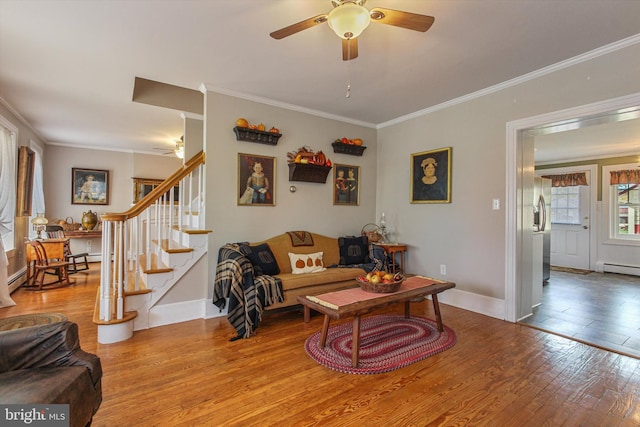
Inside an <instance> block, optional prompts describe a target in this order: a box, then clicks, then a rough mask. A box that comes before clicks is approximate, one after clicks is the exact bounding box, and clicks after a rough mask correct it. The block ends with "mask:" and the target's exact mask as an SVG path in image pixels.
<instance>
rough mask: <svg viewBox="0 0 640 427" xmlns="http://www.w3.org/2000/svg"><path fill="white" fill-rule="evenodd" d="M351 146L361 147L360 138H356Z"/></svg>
mask: <svg viewBox="0 0 640 427" xmlns="http://www.w3.org/2000/svg"><path fill="white" fill-rule="evenodd" d="M353 145H357V146H361V145H362V140H361V139H360V138H356V139H354V140H353Z"/></svg>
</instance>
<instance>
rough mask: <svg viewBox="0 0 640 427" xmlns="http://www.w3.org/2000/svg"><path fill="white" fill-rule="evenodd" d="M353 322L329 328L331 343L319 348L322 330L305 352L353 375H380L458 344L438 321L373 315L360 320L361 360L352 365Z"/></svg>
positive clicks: (454, 335)
mask: <svg viewBox="0 0 640 427" xmlns="http://www.w3.org/2000/svg"><path fill="white" fill-rule="evenodd" d="M352 330H353V328H352V322H345V323H341V324H339V325H336V326H333V327H331V328H329V332H328V334H327V345H326V346H325V347H324V348H320V347H319V345H318V344H319V342H320V332H316V333H315V334H313V335H311V336H310V337H309V338H308V339H307V341H306V342H305V346H304V348H305V351H306V352H307V354H308V355H309V356H310V357H311V358H312V359H314V360H315V361H316V362H318V363H319V364H321V365H323V366H326V367H327V368H329V369H333V370H334V371H339V372H344V373H349V374H379V373H382V372H389V371H392V370H395V369H399V368H402V367H404V366H407V365H410V364H412V363H415V362H417V361H420V360H423V359H426V358H427V357H429V356H433V355H434V354H437V353H440V352H442V351H445V350H447V349H449V348H451V347H453V346H454V345H455V343H456V334H455V333H454V332H453V330H452V329H451V328H449V327H448V326H446V325H445V326H444V332H442V333H441V332H439V331H438V326H437V324H436V322H435V321H434V320H431V319H426V318H424V317H416V316H413V317H411V318H409V319H405V318H404V316H399V315H380V316H369V317H364V318H362V319H361V323H360V360H359V363H358V366H357V367H355V368H354V367H352V366H351V343H352Z"/></svg>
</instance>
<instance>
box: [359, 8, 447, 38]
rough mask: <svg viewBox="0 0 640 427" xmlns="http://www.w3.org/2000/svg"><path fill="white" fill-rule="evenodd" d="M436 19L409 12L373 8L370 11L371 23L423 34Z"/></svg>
mask: <svg viewBox="0 0 640 427" xmlns="http://www.w3.org/2000/svg"><path fill="white" fill-rule="evenodd" d="M435 20H436V19H435V18H434V17H433V16H427V15H419V14H417V13H411V12H401V11H399V10H393V9H384V8H381V7H374V8H373V9H371V21H373V22H379V23H381V24H387V25H393V26H395V27H401V28H406V29H407V30H414V31H422V32H425V31H427V30H428V29H429V28H431V25H433V21H435Z"/></svg>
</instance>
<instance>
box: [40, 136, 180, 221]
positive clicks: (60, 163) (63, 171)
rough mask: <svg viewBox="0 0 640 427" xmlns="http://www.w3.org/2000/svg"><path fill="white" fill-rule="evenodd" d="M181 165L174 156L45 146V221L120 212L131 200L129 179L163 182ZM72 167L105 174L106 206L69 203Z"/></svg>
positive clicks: (127, 206) (79, 218) (75, 218)
mask: <svg viewBox="0 0 640 427" xmlns="http://www.w3.org/2000/svg"><path fill="white" fill-rule="evenodd" d="M181 165H182V161H181V160H180V159H178V158H176V157H175V156H155V155H148V154H133V153H126V152H120V151H103V150H89V149H82V148H69V147H63V146H57V145H49V146H48V149H47V153H46V157H45V164H44V176H45V183H44V194H45V198H46V206H47V212H46V214H47V218H50V219H52V218H62V219H64V218H66V217H68V216H70V217H72V218H73V220H74V221H75V222H81V220H82V214H83V212H86V211H88V210H89V209H91V210H92V211H93V212H98V213H99V214H103V213H106V212H123V211H125V210H127V209H129V207H130V206H131V203H132V201H133V181H132V180H131V178H133V177H136V178H154V179H164V178H166V177H167V176H169V175H170V174H171V173H173V172H175V171H176V170H177V169H178V168H179V167H180V166H181ZM73 168H82V169H99V170H107V171H109V181H110V182H109V184H110V187H111V191H110V193H109V204H108V205H73V204H71V170H72V169H73Z"/></svg>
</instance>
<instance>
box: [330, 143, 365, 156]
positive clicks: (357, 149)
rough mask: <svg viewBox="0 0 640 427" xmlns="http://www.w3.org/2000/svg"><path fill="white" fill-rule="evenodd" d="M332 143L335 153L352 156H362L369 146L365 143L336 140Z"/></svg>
mask: <svg viewBox="0 0 640 427" xmlns="http://www.w3.org/2000/svg"><path fill="white" fill-rule="evenodd" d="M331 145H332V146H333V152H334V153H342V154H350V155H352V156H362V153H364V150H365V149H366V148H367V147H365V146H363V145H351V144H343V143H342V142H335V141H334V142H333V143H332V144H331Z"/></svg>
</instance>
